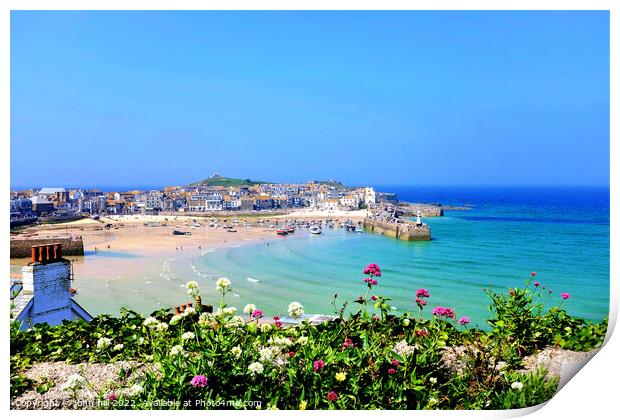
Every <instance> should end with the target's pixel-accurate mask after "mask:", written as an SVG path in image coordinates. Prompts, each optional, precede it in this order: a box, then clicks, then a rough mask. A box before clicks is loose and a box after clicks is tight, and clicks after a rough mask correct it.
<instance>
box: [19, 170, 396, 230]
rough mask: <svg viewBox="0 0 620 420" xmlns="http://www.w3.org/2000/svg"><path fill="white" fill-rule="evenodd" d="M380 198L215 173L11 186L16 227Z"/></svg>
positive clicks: (352, 204)
mask: <svg viewBox="0 0 620 420" xmlns="http://www.w3.org/2000/svg"><path fill="white" fill-rule="evenodd" d="M227 184H230V185H227ZM382 197H383V201H386V202H389V201H390V200H392V201H393V200H394V199H393V198H392V197H390V196H389V195H383V196H382ZM377 201H378V200H377V193H376V192H375V190H374V189H373V188H371V187H346V186H344V185H342V184H341V183H339V182H336V181H310V182H307V183H304V184H275V183H259V182H254V181H251V180H249V179H248V180H237V179H231V178H224V177H221V176H219V175H213V176H212V177H210V178H208V179H206V180H204V181H202V182H199V183H196V184H190V185H187V186H167V187H164V188H162V189H159V190H155V189H153V190H131V191H102V190H100V189H80V188H75V189H70V188H64V187H60V188H50V187H42V188H38V189H27V190H14V191H11V221H12V225H13V226H15V225H16V224H18V223H19V222H20V221H25V220H29V219H31V218H33V217H42V218H43V219H44V220H55V221H62V220H63V219H64V220H66V219H77V218H81V217H83V216H102V215H131V214H149V215H157V214H170V213H181V214H205V213H212V212H255V211H263V212H273V211H286V210H290V209H301V208H307V209H316V210H327V211H330V210H357V209H364V208H368V207H371V206H374V205H375V204H376V203H377Z"/></svg>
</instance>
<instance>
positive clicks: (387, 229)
mask: <svg viewBox="0 0 620 420" xmlns="http://www.w3.org/2000/svg"><path fill="white" fill-rule="evenodd" d="M364 229H365V230H367V231H369V232H372V233H377V234H380V235H385V236H390V237H392V238H398V239H402V240H403V241H430V240H431V229H430V227H429V226H428V225H426V224H421V225H418V224H416V223H411V222H405V221H398V222H386V221H380V220H375V219H371V218H368V217H367V218H365V219H364Z"/></svg>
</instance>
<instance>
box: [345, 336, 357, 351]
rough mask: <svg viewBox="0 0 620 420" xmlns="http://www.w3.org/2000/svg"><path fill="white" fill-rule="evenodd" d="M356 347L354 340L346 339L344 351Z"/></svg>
mask: <svg viewBox="0 0 620 420" xmlns="http://www.w3.org/2000/svg"><path fill="white" fill-rule="evenodd" d="M354 346H355V345H354V344H353V340H351V339H350V338H345V339H344V343H342V348H343V349H348V348H349V347H354Z"/></svg>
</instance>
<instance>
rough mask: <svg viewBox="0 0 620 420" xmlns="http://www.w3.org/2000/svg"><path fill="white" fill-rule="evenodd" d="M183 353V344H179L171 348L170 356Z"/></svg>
mask: <svg viewBox="0 0 620 420" xmlns="http://www.w3.org/2000/svg"><path fill="white" fill-rule="evenodd" d="M183 353H184V350H183V346H181V345H178V344H177V345H176V346H173V347H172V348H171V349H170V356H177V355H179V354H183Z"/></svg>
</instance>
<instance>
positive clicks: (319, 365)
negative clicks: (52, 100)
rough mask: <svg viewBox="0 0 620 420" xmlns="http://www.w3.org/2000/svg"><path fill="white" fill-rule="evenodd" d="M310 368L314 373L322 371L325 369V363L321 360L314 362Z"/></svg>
mask: <svg viewBox="0 0 620 420" xmlns="http://www.w3.org/2000/svg"><path fill="white" fill-rule="evenodd" d="M312 367H313V368H314V371H315V372H318V371H319V370H320V369H323V368H324V367H325V362H324V361H322V360H315V361H314V363H313V364H312Z"/></svg>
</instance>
